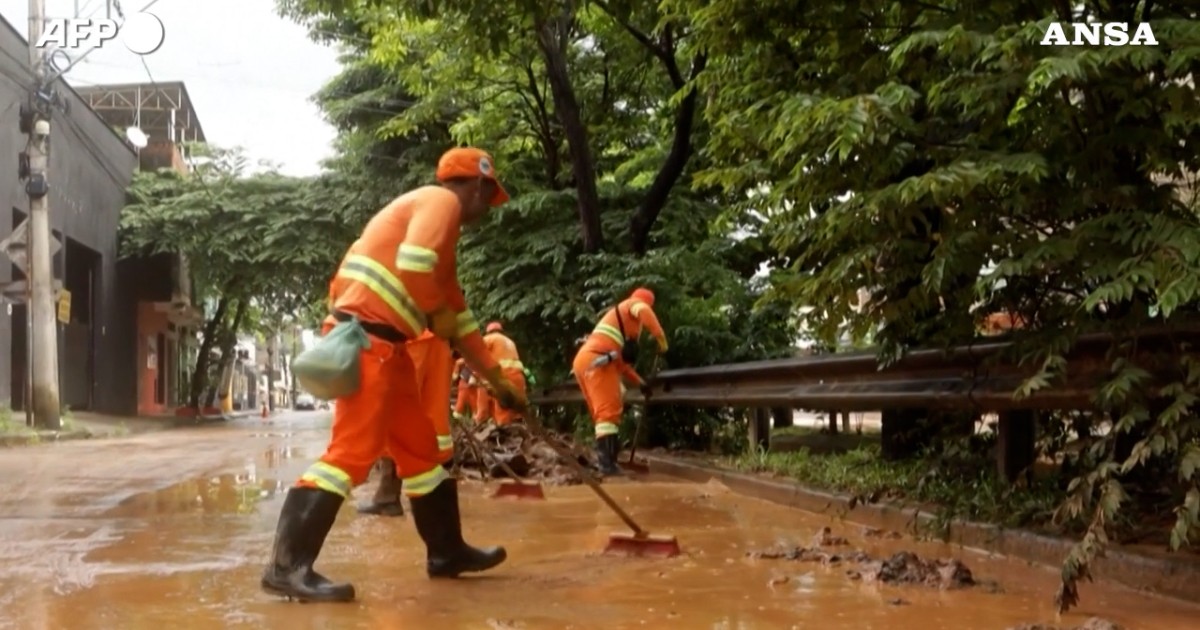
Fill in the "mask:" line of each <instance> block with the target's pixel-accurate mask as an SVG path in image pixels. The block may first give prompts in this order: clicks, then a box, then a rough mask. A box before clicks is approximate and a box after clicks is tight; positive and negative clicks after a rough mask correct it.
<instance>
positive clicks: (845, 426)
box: [842, 411, 850, 434]
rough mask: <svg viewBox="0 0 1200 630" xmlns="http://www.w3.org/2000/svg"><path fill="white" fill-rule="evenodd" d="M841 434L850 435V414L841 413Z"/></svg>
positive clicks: (847, 412)
mask: <svg viewBox="0 0 1200 630" xmlns="http://www.w3.org/2000/svg"><path fill="white" fill-rule="evenodd" d="M842 433H847V434H848V433H850V412H849V411H843V412H842Z"/></svg>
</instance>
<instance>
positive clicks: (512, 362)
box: [500, 359, 525, 370]
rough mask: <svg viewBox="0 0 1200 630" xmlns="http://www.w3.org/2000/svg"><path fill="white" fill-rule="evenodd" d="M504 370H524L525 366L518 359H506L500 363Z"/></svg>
mask: <svg viewBox="0 0 1200 630" xmlns="http://www.w3.org/2000/svg"><path fill="white" fill-rule="evenodd" d="M500 367H502V368H512V369H514V370H524V369H525V365H524V364H522V363H521V362H520V361H518V360H516V359H504V360H503V361H501V362H500Z"/></svg>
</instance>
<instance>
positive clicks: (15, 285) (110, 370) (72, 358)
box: [0, 18, 138, 413]
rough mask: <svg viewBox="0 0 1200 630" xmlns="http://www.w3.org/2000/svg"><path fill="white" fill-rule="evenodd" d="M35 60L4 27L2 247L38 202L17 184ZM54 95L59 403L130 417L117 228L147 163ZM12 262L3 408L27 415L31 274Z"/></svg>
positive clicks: (3, 320) (96, 120) (1, 349)
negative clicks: (22, 120)
mask: <svg viewBox="0 0 1200 630" xmlns="http://www.w3.org/2000/svg"><path fill="white" fill-rule="evenodd" d="M28 58H29V52H28V48H27V44H26V41H25V38H24V37H23V36H22V35H21V33H20V32H19V31H17V30H16V29H15V28H14V27H13V26H12V25H11V24H9V23H8V22H6V21H4V20H3V18H0V112H4V114H3V116H0V148H2V149H3V150H0V239H8V238H9V237H10V236H12V234H13V232H14V229H16V228H18V226H20V225H21V223H22V222H23V221H24V220H25V219H26V217H27V216H28V209H29V200H28V198H27V196H26V193H25V188H24V184H23V183H22V182H21V181H20V180H19V179H18V177H17V174H18V165H19V160H18V153H19V152H20V151H22V150H23V149H24V147H25V142H26V139H25V136H24V135H23V134H21V131H20V128H19V126H18V121H19V112H20V109H21V105H22V104H23V103H26V102H28V99H29V95H30V90H31V88H32V87H33V85H34V77H33V73H32V72H31V69H30V67H29V65H28V63H21V60H27V59H28ZM52 92H53V100H54V101H55V104H54V105H52V106H51V107H52V108H53V112H54V113H53V117H52V121H51V133H50V164H49V177H48V181H49V184H50V193H49V197H48V201H49V207H50V225H51V230H52V232H53V236H54V240H55V241H56V243H57V244H58V249H57V251H56V252H55V253H54V255H53V258H54V276H55V278H56V280H58V281H59V282H60V283H61V284H62V288H63V289H64V290H63V291H62V292H61V293H60V298H59V299H60V304H59V311H60V319H59V324H58V351H59V358H58V364H59V373H60V386H59V387H60V397H61V400H62V404H63V405H64V406H65V407H67V408H73V409H91V410H96V411H103V412H108V413H130V412H132V411H134V409H135V405H134V400H135V392H136V387H137V384H136V376H135V372H134V370H133V364H134V360H135V355H136V341H135V334H136V327H135V326H134V322H135V320H136V317H137V312H136V305H135V303H134V302H133V301H131V300H130V299H128V295H127V292H126V290H125V289H126V288H127V286H126V285H125V283H123V282H122V280H121V278H120V271H119V265H118V258H119V252H118V250H117V227H118V222H119V220H120V214H121V208H122V207H123V206H124V205H125V194H126V193H125V191H126V188H127V187H128V185H129V182H130V180H131V178H132V176H133V172H134V169H135V168H136V167H137V162H138V158H137V154H136V152H135V151H134V149H133V148H132V147H131V146H129V144H128V143H127V142H126V141H125V140H124V138H123V137H122V136H121V135H119V134H117V133H116V132H114V131H113V129H112V128H111V127H110V126H109V125H108V124H106V123H105V122H104V121H103V120H101V119H100V117H98V116H97V115H96V114H95V112H93V111H92V110H90V109H89V108H88V106H87V103H86V101H84V100H83V99H82V98H80V96H79V95H78V94H77V93H75V91H74V90H72V89H71V88H70V87H69V86H68V85H67V84H66V83H65V82H63V81H61V80H60V81H57V82H56V83H55V84H54V85H53V86H52ZM15 240H16V241H17V242H18V243H23V241H22V240H21V239H20V237H18V238H17V239H15ZM5 258H6V260H4V261H3V264H0V284H3V285H4V286H5V288H6V291H5V297H4V300H3V306H2V307H0V308H2V310H0V405H6V406H8V407H9V408H11V409H23V408H25V400H26V397H27V396H26V390H27V387H26V384H27V374H28V369H29V365H30V364H29V361H28V358H29V357H28V355H29V352H28V342H29V335H28V330H27V327H28V319H27V317H26V307H25V304H24V301H25V300H24V291H23V290H22V289H21V284H22V283H23V281H24V279H25V277H24V276H25V274H24V272H23V271H22V270H21V269H20V268H18V267H17V266H16V265H14V264H12V261H11V259H8V257H7V256H5ZM34 360H36V357H34Z"/></svg>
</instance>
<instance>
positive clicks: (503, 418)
mask: <svg viewBox="0 0 1200 630" xmlns="http://www.w3.org/2000/svg"><path fill="white" fill-rule="evenodd" d="M483 343H484V345H486V346H487V349H488V351H489V352H490V353H491V354H492V358H493V359H495V360H496V362H497V363H499V364H500V369H501V370H503V372H504V376H505V378H507V379H508V382H510V383H512V384H513V386H514V387H516V388H517V389H518V390H519V391H520V392H521V395H522V396H525V395H526V391H525V385H526V384H525V366H524V365H523V364H522V363H521V355H520V354H519V353H518V352H517V344H515V343H513V340H512V339H510V338H509V337H508V335H505V334H504V327H503V326H502V325H501V324H500V322H492V323H490V324H488V325H487V334H486V335H484V336H483ZM475 400H476V403H475V404H476V409H483V410H484V412H483V413H484V414H486V415H485V416H483V417H484V418H485V420H486V418H488V417H490V418H493V419H495V420H496V424H497V425H499V426H504V425H507V424H512V423H514V422H518V421H520V420H521V418H522V416H521V412H520V411H518V410H515V409H506V408H504V407H503V406H502V405H498V404H496V399H495V398H493V397H492V395H491V393H490V392H488V391H487V388H484V387H480V388H479V393H478V397H477V398H476V399H475ZM475 418H476V420H478V419H479V418H480V415H479V412H478V411H477V412H476V416H475Z"/></svg>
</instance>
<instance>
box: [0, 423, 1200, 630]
mask: <svg viewBox="0 0 1200 630" xmlns="http://www.w3.org/2000/svg"><path fill="white" fill-rule="evenodd" d="M327 435H328V414H327V413H322V412H316V413H299V414H290V415H286V416H281V417H277V418H276V419H275V420H274V421H273V423H272V424H271V425H269V426H264V425H262V424H261V423H260V422H259V421H258V420H257V419H253V420H244V421H239V422H236V423H232V424H231V425H229V426H220V427H211V428H203V429H186V430H176V431H168V432H160V433H153V434H146V435H142V436H137V437H132V438H122V439H112V440H104V441H83V442H73V443H63V444H53V445H43V446H34V447H23V448H17V449H7V450H3V451H0V475H3V476H4V478H5V479H6V480H7V481H8V483H7V484H6V485H7V487H8V489H9V490H8V491H7V492H6V493H5V494H4V495H3V496H2V497H0V567H2V569H0V628H21V629H42V628H53V629H59V628H70V629H75V628H78V629H91V628H96V629H101V628H104V629H110V628H121V629H122V630H137V629H140V628H155V629H162V628H170V629H172V630H175V629H180V630H185V629H191V628H242V627H244V628H328V629H341V628H418V629H420V628H438V629H446V630H449V629H452V628H606V629H610V628H713V629H734V628H738V629H742V628H747V629H754V628H853V629H866V628H888V629H907V628H913V629H918V628H919V629H934V628H947V629H949V628H953V629H963V630H966V629H971V628H980V629H989V630H990V629H997V630H998V629H1003V628H1010V627H1013V626H1018V625H1021V624H1026V623H1045V624H1051V625H1056V626H1063V627H1072V626H1076V625H1080V624H1082V623H1084V621H1086V620H1087V619H1088V618H1089V617H1093V616H1098V617H1103V618H1106V619H1109V620H1112V621H1114V622H1117V623H1119V624H1121V625H1123V626H1125V627H1126V628H1153V629H1155V630H1170V629H1173V628H1181V629H1182V628H1195V627H1198V625H1200V608H1195V607H1191V606H1189V605H1186V604H1183V603H1179V602H1174V601H1169V600H1165V599H1159V598H1154V597H1151V596H1146V595H1141V594H1137V593H1134V592H1132V591H1128V590H1123V589H1119V588H1115V587H1113V588H1110V587H1106V586H1103V585H1086V586H1084V587H1083V588H1084V590H1083V602H1082V605H1081V606H1080V608H1079V609H1078V611H1073V612H1072V613H1071V614H1070V615H1066V616H1064V618H1062V619H1057V618H1056V616H1055V615H1054V607H1053V603H1052V601H1051V599H1052V593H1053V588H1054V585H1055V581H1056V577H1057V574H1056V571H1054V570H1052V569H1045V568H1036V567H1030V566H1027V565H1026V564H1025V563H1021V562H1016V561H1010V560H1006V559H994V558H987V557H984V556H982V555H978V554H973V553H969V552H967V553H955V552H954V551H953V550H951V549H949V548H945V547H942V546H939V545H934V544H919V543H915V542H912V541H910V540H888V539H882V538H877V537H864V535H863V532H862V530H861V528H859V527H857V526H855V525H852V524H848V523H839V522H837V521H835V520H833V519H831V518H830V517H826V516H818V515H814V514H809V513H805V512H799V511H795V510H789V509H786V508H782V507H779V506H775V505H772V504H769V503H765V502H761V501H758V500H754V499H746V498H741V497H738V496H737V495H735V494H733V493H731V492H729V491H728V490H726V489H724V488H723V487H721V486H719V485H716V484H709V485H704V486H700V485H694V484H687V483H674V482H672V481H671V480H669V479H652V480H647V481H639V482H625V483H614V484H611V485H610V486H609V487H610V489H611V490H612V491H613V492H614V494H615V496H616V498H617V500H618V501H619V502H621V503H623V504H626V505H628V506H629V507H630V509H631V510H632V512H633V514H634V517H635V518H637V519H639V520H641V521H644V524H645V525H646V526H647V527H648V528H649V529H651V530H652V531H654V532H656V533H670V534H675V535H677V536H678V537H679V540H680V542H681V544H682V545H683V549H684V552H685V555H684V556H682V557H678V558H673V559H669V560H661V559H660V560H650V559H631V558H612V557H606V556H599V555H597V551H598V550H599V549H601V548H602V547H603V544H604V542H605V540H606V538H607V535H608V534H609V532H611V531H619V530H620V527H619V521H618V519H617V518H616V517H615V516H613V515H612V514H610V513H608V512H607V511H606V510H605V508H604V507H603V505H602V504H600V503H599V502H598V501H597V500H595V498H594V497H592V496H591V495H590V493H589V491H588V490H587V488H586V487H580V486H576V487H565V488H564V487H548V488H546V493H547V495H548V497H549V500H548V501H545V502H529V501H522V502H514V501H510V500H494V499H490V498H488V494H489V493H490V491H491V489H490V488H485V487H484V486H483V485H480V484H466V485H464V486H463V489H462V494H463V501H464V504H463V513H464V521H465V523H464V529H465V531H466V534H467V538H468V540H471V541H475V542H477V543H479V544H491V543H503V544H505V545H507V546H508V549H509V561H508V562H507V563H506V564H504V565H502V566H501V567H500V568H499V569H498V570H496V571H494V572H492V573H490V574H485V575H484V576H481V577H476V578H469V579H463V580H459V581H437V582H433V581H430V580H428V579H426V578H425V576H424V573H423V571H422V568H423V567H422V560H423V553H424V548H423V546H421V544H420V541H419V539H418V538H417V535H416V532H415V531H414V530H413V526H412V523H411V522H410V521H409V519H407V518H405V519H386V518H380V517H363V516H359V515H357V514H356V513H355V512H354V509H353V506H349V505H348V506H345V507H344V508H343V510H342V513H341V514H340V515H339V518H338V522H337V524H336V525H335V527H334V530H333V532H332V533H331V534H330V537H329V541H328V543H327V545H326V547H325V551H324V553H323V554H322V557H321V560H320V561H319V562H318V568H319V569H320V570H322V571H323V572H324V573H326V574H327V575H329V576H330V577H332V578H334V579H349V580H352V581H353V582H354V583H355V586H356V587H357V589H358V592H359V601H358V602H356V603H354V604H340V605H339V604H290V603H286V602H282V601H280V600H278V599H275V598H272V597H269V596H267V595H265V594H263V593H262V592H261V591H260V590H259V588H258V578H259V575H260V573H261V569H262V566H263V564H264V563H265V562H266V560H267V557H268V552H269V546H270V543H271V538H272V535H273V531H274V525H275V519H276V516H277V515H278V511H279V506H280V504H281V501H282V493H283V492H284V490H285V489H286V488H287V487H288V486H289V485H290V484H291V482H292V480H294V479H295V478H296V476H297V475H298V474H299V473H300V471H301V470H302V469H303V468H304V467H305V466H306V465H307V464H308V462H309V460H310V459H311V458H313V457H316V456H317V455H319V454H320V452H321V449H322V447H323V446H324V440H325V438H326V437H327ZM493 485H494V484H493ZM369 490H370V488H363V489H361V490H359V491H358V492H357V493H356V494H358V495H359V498H364V497H366V496H369V494H368V492H367V491H369ZM826 525H828V526H830V527H831V528H832V530H833V532H834V533H835V534H837V535H840V536H845V537H846V538H848V539H849V542H850V544H851V545H852V546H853V547H854V548H861V549H863V550H865V551H867V552H868V553H870V554H872V555H888V554H891V553H892V552H895V551H899V550H908V551H913V552H916V553H918V554H920V555H921V556H922V557H927V558H938V557H945V556H955V557H958V558H959V559H961V560H962V561H963V562H965V563H966V565H967V566H968V567H969V568H970V570H971V571H972V572H973V574H974V576H975V578H976V579H977V580H980V581H982V582H987V583H992V584H993V586H992V587H990V588H972V589H967V590H953V591H945V590H935V589H929V588H923V587H893V586H881V585H874V584H868V583H864V582H862V581H861V580H852V579H850V578H849V577H848V576H847V574H846V567H845V566H825V565H821V564H819V563H806V562H792V561H787V560H771V559H762V558H759V559H755V558H753V557H748V556H747V553H748V552H751V551H755V550H759V549H763V548H765V547H769V546H772V545H776V544H786V545H793V546H794V545H807V544H810V542H811V541H812V539H813V535H814V534H815V533H816V532H817V531H819V530H820V529H821V528H822V527H824V526H826Z"/></svg>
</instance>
